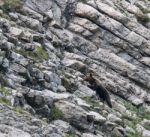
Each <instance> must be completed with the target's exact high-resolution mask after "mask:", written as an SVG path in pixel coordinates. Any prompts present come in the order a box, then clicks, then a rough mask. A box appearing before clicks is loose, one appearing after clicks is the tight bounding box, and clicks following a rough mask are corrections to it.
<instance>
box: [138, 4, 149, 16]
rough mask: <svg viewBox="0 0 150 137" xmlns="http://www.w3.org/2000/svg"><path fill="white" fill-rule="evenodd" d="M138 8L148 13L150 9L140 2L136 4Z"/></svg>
mask: <svg viewBox="0 0 150 137" xmlns="http://www.w3.org/2000/svg"><path fill="white" fill-rule="evenodd" d="M137 6H138V8H139V9H140V10H141V11H142V12H143V13H144V14H146V13H150V9H147V8H144V7H143V6H141V5H140V4H138V5H137Z"/></svg>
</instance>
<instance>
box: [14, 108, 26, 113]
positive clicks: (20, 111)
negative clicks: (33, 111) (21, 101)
mask: <svg viewBox="0 0 150 137" xmlns="http://www.w3.org/2000/svg"><path fill="white" fill-rule="evenodd" d="M13 110H14V111H16V112H18V113H19V114H24V113H25V111H24V110H23V108H21V107H15V108H13Z"/></svg>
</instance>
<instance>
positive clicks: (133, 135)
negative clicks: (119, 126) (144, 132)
mask: <svg viewBox="0 0 150 137" xmlns="http://www.w3.org/2000/svg"><path fill="white" fill-rule="evenodd" d="M127 137H141V135H140V134H139V133H138V132H137V131H136V132H135V133H134V134H130V135H128V136H127Z"/></svg>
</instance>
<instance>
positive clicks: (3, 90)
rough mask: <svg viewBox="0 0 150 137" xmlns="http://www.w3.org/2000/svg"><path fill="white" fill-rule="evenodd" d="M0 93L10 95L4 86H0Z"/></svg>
mask: <svg viewBox="0 0 150 137" xmlns="http://www.w3.org/2000/svg"><path fill="white" fill-rule="evenodd" d="M0 93H1V94H2V95H4V96H7V95H10V92H9V91H8V90H7V89H6V88H5V87H1V88H0Z"/></svg>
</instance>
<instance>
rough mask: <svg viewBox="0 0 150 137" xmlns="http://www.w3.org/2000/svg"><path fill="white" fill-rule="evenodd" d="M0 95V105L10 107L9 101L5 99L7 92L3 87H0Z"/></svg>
mask: <svg viewBox="0 0 150 137" xmlns="http://www.w3.org/2000/svg"><path fill="white" fill-rule="evenodd" d="M0 93H1V94H2V97H0V103H1V104H6V105H10V101H9V100H8V99H6V96H7V95H9V94H10V93H9V91H8V90H7V89H6V88H5V87H0Z"/></svg>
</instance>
